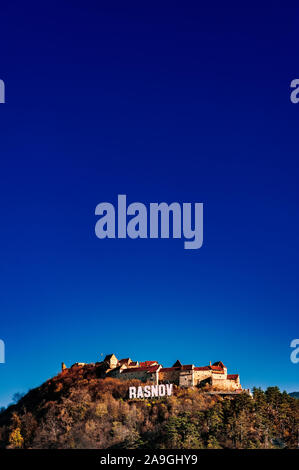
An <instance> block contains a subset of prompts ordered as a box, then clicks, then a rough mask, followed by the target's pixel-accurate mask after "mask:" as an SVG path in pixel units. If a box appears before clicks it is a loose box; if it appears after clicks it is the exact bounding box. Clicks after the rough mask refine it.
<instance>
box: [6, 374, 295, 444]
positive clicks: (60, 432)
mask: <svg viewBox="0 0 299 470" xmlns="http://www.w3.org/2000/svg"><path fill="white" fill-rule="evenodd" d="M139 384H140V382H139V381H137V380H133V381H130V382H129V381H127V382H126V381H120V380H117V379H111V378H110V379H109V378H106V379H103V378H101V371H100V369H99V368H98V367H97V366H92V365H87V366H84V367H74V368H72V369H66V370H64V371H63V372H62V373H61V374H59V375H58V376H56V377H54V378H53V379H51V380H48V381H47V382H45V383H44V384H43V385H41V386H40V387H38V388H36V389H34V390H31V391H30V392H29V393H28V394H27V395H25V396H24V397H23V398H21V399H20V401H19V402H18V403H17V404H16V405H12V406H10V407H9V408H8V409H6V410H4V411H2V413H1V414H0V447H2V448H27V449H29V448H53V449H54V448H55V449H56V448H63V449H65V448H97V449H108V448H130V449H134V448H144V449H157V448H160V449H165V448H166V449H200V448H283V447H288V448H296V447H297V445H298V442H297V439H298V429H299V400H298V399H296V398H292V397H290V396H289V395H288V394H287V393H285V392H284V393H281V392H280V391H279V389H278V388H277V387H271V388H268V389H267V390H266V391H265V392H264V391H262V390H260V389H255V390H254V396H253V398H251V397H250V396H249V395H247V394H240V395H239V396H237V397H235V398H233V399H228V398H220V397H215V396H209V395H205V393H204V391H203V390H200V389H181V388H178V387H175V388H174V395H173V396H171V397H168V398H159V399H149V400H129V399H128V387H129V385H135V386H136V385H139Z"/></svg>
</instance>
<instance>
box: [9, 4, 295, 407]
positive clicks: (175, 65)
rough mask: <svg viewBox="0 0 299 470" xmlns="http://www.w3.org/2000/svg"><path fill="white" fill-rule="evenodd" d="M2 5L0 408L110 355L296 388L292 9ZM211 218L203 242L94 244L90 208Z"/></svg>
mask: <svg viewBox="0 0 299 470" xmlns="http://www.w3.org/2000/svg"><path fill="white" fill-rule="evenodd" d="M282 5H283V3H282V2H272V6H271V7H267V8H264V9H263V8H254V7H251V8H249V7H248V8H238V9H236V8H232V7H230V8H228V7H226V8H224V7H216V6H214V7H213V8H203V7H201V6H199V5H198V3H197V2H196V3H189V4H188V5H187V6H186V5H185V4H184V5H183V4H182V3H181V4H179V3H176V4H172V5H171V6H170V5H167V4H166V3H165V4H164V6H161V5H160V6H157V5H149V4H147V5H137V3H136V4H133V3H131V4H129V5H128V4H123V3H114V4H113V6H112V5H111V6H110V7H109V6H103V5H99V3H98V2H85V3H84V4H81V2H72V3H69V2H65V1H63V2H51V4H49V5H48V6H45V5H41V4H38V3H35V2H26V4H25V3H21V2H15V3H14V4H13V5H11V4H6V5H3V6H1V9H2V10H3V11H2V13H1V19H0V22H1V27H0V41H1V58H0V78H1V79H3V80H4V81H5V84H6V101H7V102H6V103H5V105H0V137H1V138H0V155H1V187H0V193H1V198H0V205H1V235H0V237H1V248H0V257H1V264H0V266H1V269H0V281H1V284H0V285H1V296H0V315H1V323H0V338H2V339H3V340H4V341H5V344H6V363H5V364H0V405H6V404H7V403H9V402H10V401H11V397H12V395H13V394H14V393H15V392H26V391H27V390H28V389H29V388H33V387H35V386H38V385H39V384H40V383H41V382H43V381H44V380H46V379H47V378H49V377H51V376H53V375H55V374H56V373H57V372H58V371H59V370H60V363H61V362H62V361H64V362H66V364H67V365H71V364H72V363H74V362H76V361H80V362H81V361H82V362H94V361H96V360H100V359H101V353H103V354H106V353H110V352H114V353H115V354H116V355H117V356H118V357H127V356H130V357H132V359H135V360H136V359H139V360H147V359H155V360H159V361H160V362H161V363H162V364H163V365H164V366H169V365H172V363H173V362H174V361H175V360H176V359H180V360H181V361H182V362H185V363H195V364H196V365H206V364H207V363H208V362H209V361H210V360H211V361H213V362H214V361H217V360H222V361H223V362H224V363H225V364H226V365H227V367H228V369H229V371H231V373H240V376H241V382H242V384H243V386H245V387H252V386H254V385H256V386H262V387H267V386H269V385H278V386H279V387H281V388H282V389H287V390H289V391H293V390H298V389H299V383H298V372H299V365H294V364H292V363H291V361H290V353H291V349H290V342H291V340H292V339H293V338H298V336H299V328H298V326H299V325H298V323H299V322H298V303H299V302H298V261H299V259H298V258H299V256H298V238H299V226H298V125H299V119H298V116H299V114H298V113H299V105H297V106H296V105H294V104H292V103H291V102H290V99H289V95H290V88H289V84H290V82H291V80H292V79H294V78H298V74H299V71H298V61H297V51H298V34H297V31H298V9H294V8H291V7H289V8H287V7H283V6H282ZM118 194H127V197H128V202H129V203H130V202H134V201H140V202H143V203H145V204H149V203H150V202H161V201H165V202H168V203H171V202H173V201H177V202H180V203H182V202H192V203H194V202H203V203H204V244H203V247H202V248H201V249H199V250H184V249H183V242H182V240H161V239H158V240H150V239H147V240H130V239H126V240H118V239H116V240H99V239H97V238H96V237H95V234H94V226H95V223H96V220H97V218H96V217H95V215H94V210H95V207H96V205H97V204H98V203H100V202H103V201H108V202H112V203H114V204H115V203H116V200H117V195H118Z"/></svg>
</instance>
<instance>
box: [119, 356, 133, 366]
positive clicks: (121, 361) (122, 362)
mask: <svg viewBox="0 0 299 470" xmlns="http://www.w3.org/2000/svg"><path fill="white" fill-rule="evenodd" d="M129 361H131V359H130V358H129V357H127V358H126V359H121V360H120V361H118V362H119V363H120V364H126V363H127V362H129Z"/></svg>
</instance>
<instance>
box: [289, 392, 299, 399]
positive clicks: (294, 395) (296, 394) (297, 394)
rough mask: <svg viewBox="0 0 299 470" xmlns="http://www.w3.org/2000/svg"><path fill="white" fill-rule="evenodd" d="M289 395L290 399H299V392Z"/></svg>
mask: <svg viewBox="0 0 299 470" xmlns="http://www.w3.org/2000/svg"><path fill="white" fill-rule="evenodd" d="M289 395H290V397H293V398H299V392H292V393H290V394H289Z"/></svg>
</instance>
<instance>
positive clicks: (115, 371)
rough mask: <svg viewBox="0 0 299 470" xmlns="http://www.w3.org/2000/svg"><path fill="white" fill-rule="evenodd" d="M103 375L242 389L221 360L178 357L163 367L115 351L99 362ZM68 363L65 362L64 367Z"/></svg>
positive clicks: (238, 390) (220, 389) (124, 378)
mask: <svg viewBox="0 0 299 470" xmlns="http://www.w3.org/2000/svg"><path fill="white" fill-rule="evenodd" d="M84 365H85V363H79V362H77V363H76V364H73V366H72V367H78V366H79V367H80V366H84ZM96 365H97V366H98V367H99V368H100V370H101V376H102V377H103V378H105V377H113V378H117V379H121V380H132V379H138V380H141V381H142V382H149V383H151V384H153V385H158V384H175V385H177V386H180V387H194V386H199V387H204V386H205V385H209V386H210V387H211V388H212V389H213V390H214V391H215V392H217V391H218V392H235V393H238V392H242V391H243V389H242V386H241V384H240V378H239V375H238V374H228V373H227V368H226V367H225V365H224V364H223V363H222V362H221V361H219V362H215V363H214V364H211V362H210V365H208V366H204V367H196V366H195V365H194V364H187V365H183V364H182V363H181V362H180V361H179V360H177V361H176V362H175V363H174V364H173V366H172V367H163V366H162V365H161V364H159V363H158V362H157V361H144V362H138V361H132V360H131V359H130V358H126V359H120V360H118V359H117V357H116V356H115V355H114V354H108V355H107V356H106V357H105V359H104V360H103V361H101V362H98V363H97V364H96ZM65 368H66V366H65V364H64V363H63V364H62V369H65Z"/></svg>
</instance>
